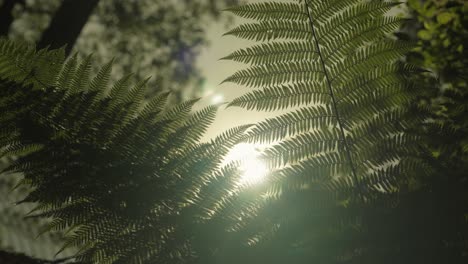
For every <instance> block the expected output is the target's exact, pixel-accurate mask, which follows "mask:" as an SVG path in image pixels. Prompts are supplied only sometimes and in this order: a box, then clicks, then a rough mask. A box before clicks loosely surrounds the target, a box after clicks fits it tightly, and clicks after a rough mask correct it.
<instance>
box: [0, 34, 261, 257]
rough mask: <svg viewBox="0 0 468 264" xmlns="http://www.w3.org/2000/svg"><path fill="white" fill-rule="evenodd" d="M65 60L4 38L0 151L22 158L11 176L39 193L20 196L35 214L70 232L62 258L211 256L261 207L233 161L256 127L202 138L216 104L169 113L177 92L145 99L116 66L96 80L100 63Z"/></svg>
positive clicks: (0, 53)
mask: <svg viewBox="0 0 468 264" xmlns="http://www.w3.org/2000/svg"><path fill="white" fill-rule="evenodd" d="M63 58H64V57H63V50H52V51H48V50H40V51H37V52H36V51H35V50H34V48H31V47H29V46H27V45H23V44H18V43H14V42H10V41H5V40H2V41H1V42H0V111H1V113H2V115H1V116H0V122H1V124H2V128H1V136H0V139H1V150H2V152H1V153H2V156H4V157H5V156H6V157H8V156H12V155H14V156H17V157H18V159H17V160H16V161H15V162H13V164H12V165H11V166H9V167H8V168H7V169H5V170H4V171H3V173H4V174H8V173H13V172H20V173H22V174H23V175H24V178H23V180H22V184H26V185H27V186H30V187H31V188H32V189H31V192H30V193H29V194H28V195H27V196H26V197H25V198H24V199H22V200H21V201H19V203H20V204H21V203H34V204H37V206H36V208H34V209H33V210H32V211H31V213H30V214H29V216H28V217H30V218H37V217H40V218H50V219H51V220H52V222H51V224H50V225H48V226H47V227H46V228H45V229H44V230H42V231H41V232H48V231H53V230H63V231H66V241H65V243H64V246H63V248H62V249H61V250H60V251H59V252H58V253H57V254H59V253H60V252H62V251H63V250H65V249H66V248H68V247H78V248H80V251H79V252H78V253H77V255H76V256H75V257H76V260H77V261H80V262H83V263H126V264H127V263H186V262H187V261H190V260H193V259H199V258H202V257H203V256H202V255H203V254H206V255H205V257H204V258H208V259H209V258H210V256H211V255H212V249H210V245H211V246H213V247H215V246H216V245H217V244H219V241H220V240H222V239H224V236H223V234H225V233H226V232H227V231H228V229H229V227H230V226H235V225H236V224H237V222H238V221H239V220H238V219H239V218H240V217H241V215H243V214H245V210H246V209H245V208H248V206H246V205H248V204H250V203H253V202H252V201H253V200H254V199H248V198H246V197H249V194H248V192H245V195H240V192H241V187H240V186H239V184H238V180H237V179H238V174H239V172H238V169H237V165H236V163H229V164H227V165H224V163H223V156H225V154H226V153H227V152H228V151H229V150H230V148H231V147H232V146H233V145H235V144H237V142H238V141H239V140H241V139H242V138H243V137H244V131H246V130H247V129H248V127H249V126H241V127H236V128H232V129H230V130H228V131H226V132H225V133H223V134H221V135H220V136H218V137H216V138H215V139H213V140H211V141H210V142H208V143H200V142H199V139H200V138H201V137H202V135H203V133H204V131H205V130H206V128H207V127H208V125H209V124H210V123H211V122H212V120H213V119H214V117H215V113H216V109H217V106H209V107H207V108H205V109H202V110H200V111H198V112H195V113H193V114H191V113H190V111H191V108H192V106H193V105H194V104H195V102H196V101H197V100H191V101H187V102H184V103H182V104H180V105H177V106H174V107H172V108H169V109H167V108H166V107H165V102H166V100H167V98H168V96H169V94H168V93H160V94H159V95H157V96H155V97H153V98H151V99H150V100H149V101H145V100H144V89H145V83H144V82H142V83H139V84H137V85H134V86H132V87H130V86H129V78H130V76H127V77H124V78H123V79H121V80H120V81H118V82H117V83H115V84H114V85H112V86H111V87H108V80H109V76H110V71H111V68H112V62H110V63H108V64H107V65H105V66H104V67H103V68H102V69H101V70H100V72H99V73H97V75H96V76H95V77H93V78H90V65H91V58H90V57H86V58H85V59H83V60H81V61H80V60H79V59H77V56H74V57H72V58H70V59H69V60H67V61H66V62H64V59H63ZM236 194H239V195H236ZM246 195H247V196H246ZM201 230H211V231H213V232H215V234H216V235H211V236H210V235H207V234H205V233H204V232H201ZM195 241H196V242H197V243H195ZM200 245H203V247H200Z"/></svg>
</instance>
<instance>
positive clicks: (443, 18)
mask: <svg viewBox="0 0 468 264" xmlns="http://www.w3.org/2000/svg"><path fill="white" fill-rule="evenodd" d="M408 7H409V13H410V15H411V16H412V17H413V18H414V20H413V22H411V23H408V24H407V25H406V26H405V27H404V28H403V32H405V33H407V35H408V36H409V37H410V38H411V37H412V38H416V39H417V42H418V45H417V47H416V48H415V49H414V50H412V52H411V53H409V54H408V56H407V60H408V61H410V62H412V63H414V64H417V65H421V66H423V67H426V68H428V69H430V70H431V71H432V72H433V74H434V75H435V78H434V77H432V78H431V77H429V78H428V76H425V75H417V76H414V78H415V79H416V81H418V82H419V83H422V84H423V85H424V86H425V87H426V91H425V94H424V95H425V96H424V97H423V98H421V103H422V104H427V105H429V106H431V107H432V108H433V110H434V111H433V117H432V118H433V120H434V122H433V123H434V124H433V126H432V127H431V129H430V131H429V132H430V134H431V136H432V138H433V140H432V141H431V142H429V145H430V147H431V148H432V151H433V154H434V157H435V158H437V159H439V160H440V161H441V163H442V164H446V165H445V166H447V167H448V168H450V170H451V171H452V172H453V173H454V174H464V172H465V171H466V166H467V165H468V152H467V150H468V148H467V147H466V146H467V144H468V139H467V138H466V135H467V133H468V119H467V118H466V116H467V101H468V100H467V96H468V90H467V89H468V82H467V79H466V76H468V71H467V65H468V56H467V53H466V47H465V46H466V43H467V42H468V16H467V14H468V4H467V3H466V2H464V1H422V2H420V1H409V2H408ZM449 164H450V165H449Z"/></svg>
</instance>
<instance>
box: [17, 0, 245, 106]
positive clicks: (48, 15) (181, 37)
mask: <svg viewBox="0 0 468 264" xmlns="http://www.w3.org/2000/svg"><path fill="white" fill-rule="evenodd" d="M8 1H11V0H8ZM67 1H69V2H70V0H65V1H64V0H28V1H25V2H23V3H19V4H16V6H15V8H14V10H13V14H14V18H15V19H14V22H13V24H12V26H11V28H10V32H9V35H10V37H11V38H12V39H20V40H26V41H29V42H38V41H40V39H41V35H42V33H43V32H44V31H45V30H46V29H47V27H48V26H49V24H50V21H51V19H52V17H53V16H54V15H55V14H56V12H57V10H58V9H59V7H60V4H61V3H62V2H64V3H65V2H67ZM72 1H73V0H72ZM17 2H22V1H17ZM97 2H98V4H97V6H96V8H95V9H94V11H93V13H92V14H91V16H90V17H89V19H88V20H87V22H86V25H85V26H84V28H83V30H82V32H81V34H80V36H79V38H78V40H77V42H76V44H75V45H73V44H71V45H72V46H73V52H78V53H79V54H90V53H92V54H93V55H94V59H95V61H96V63H95V64H96V65H103V64H105V63H106V62H108V61H109V60H111V59H112V58H116V59H117V60H118V62H117V63H115V64H114V69H113V76H114V78H113V79H114V80H115V79H117V78H118V76H123V75H125V74H128V73H130V72H132V73H134V75H135V78H136V79H137V81H138V80H143V79H146V78H147V77H148V76H152V79H151V80H150V83H149V87H156V86H158V87H164V88H165V89H170V90H172V91H173V92H174V97H175V98H174V100H176V101H181V100H182V99H184V98H185V99H187V98H193V97H195V96H200V95H201V94H202V91H201V89H202V88H203V87H202V84H203V76H201V74H200V70H199V69H198V68H197V67H196V65H195V60H196V58H197V56H198V55H199V53H200V51H201V48H202V47H204V46H206V45H208V44H209V43H208V40H207V36H206V33H207V32H206V28H207V27H208V25H209V24H210V23H223V24H226V25H228V24H229V22H230V21H231V19H230V17H229V16H228V15H227V14H226V15H223V16H221V15H220V13H221V10H223V9H224V8H226V7H227V6H230V5H233V4H235V3H237V2H238V0H177V1H155V0H126V1H121V0H98V1H97Z"/></svg>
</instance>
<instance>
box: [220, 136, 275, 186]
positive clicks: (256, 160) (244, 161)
mask: <svg viewBox="0 0 468 264" xmlns="http://www.w3.org/2000/svg"><path fill="white" fill-rule="evenodd" d="M226 161H227V162H230V161H240V162H241V167H240V170H241V171H242V175H241V178H240V181H239V184H249V185H250V184H257V183H260V182H262V181H263V180H264V179H265V177H266V175H267V173H268V168H267V166H266V164H265V163H264V162H263V161H262V160H261V159H260V152H259V151H258V148H257V147H256V146H255V145H252V144H245V143H241V144H238V145H236V146H235V147H234V148H233V149H232V150H231V151H230V152H229V154H228V155H227V157H226Z"/></svg>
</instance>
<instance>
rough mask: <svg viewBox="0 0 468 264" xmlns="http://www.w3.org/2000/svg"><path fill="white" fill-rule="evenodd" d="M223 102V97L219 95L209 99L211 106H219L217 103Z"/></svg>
mask: <svg viewBox="0 0 468 264" xmlns="http://www.w3.org/2000/svg"><path fill="white" fill-rule="evenodd" d="M223 100H224V97H223V96H222V95H220V94H216V95H213V97H212V98H211V102H212V103H213V104H219V103H222V102H223Z"/></svg>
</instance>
